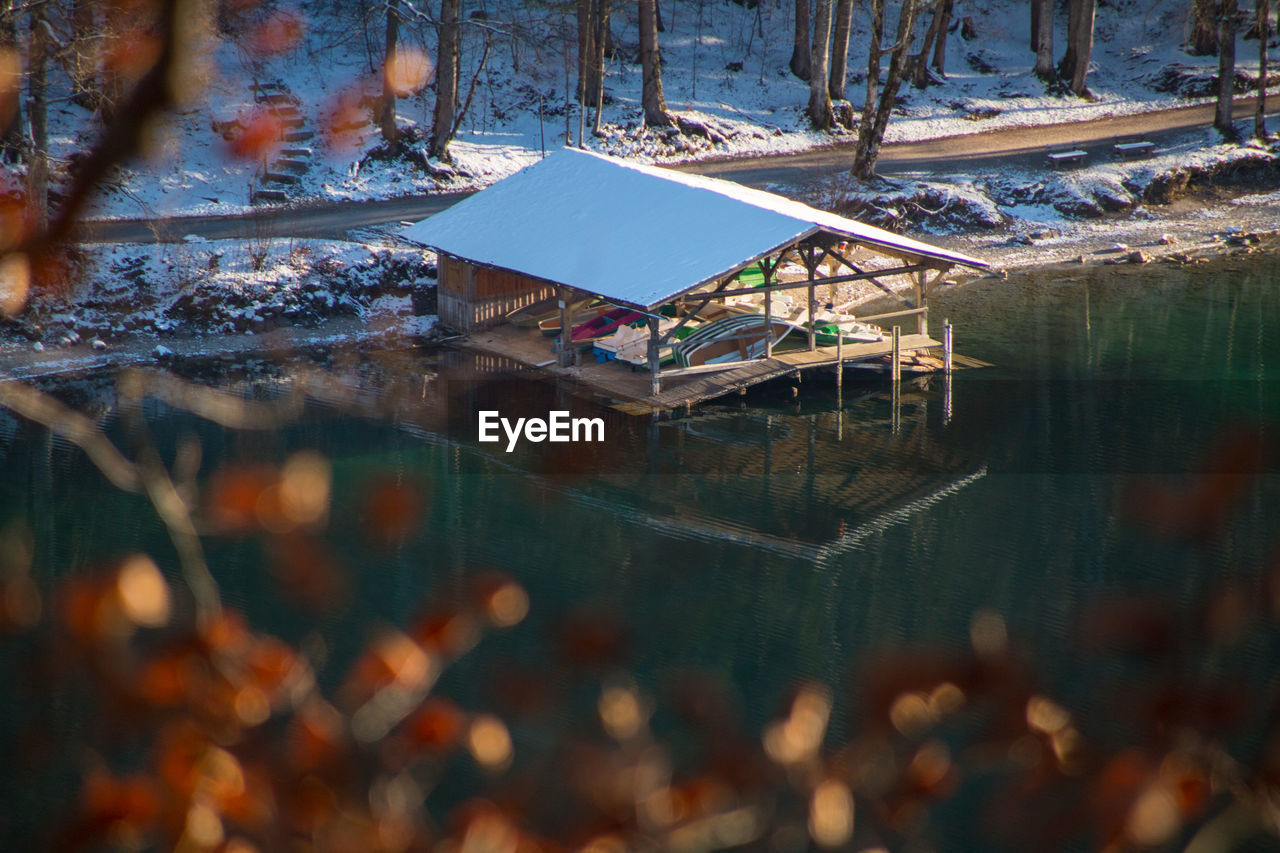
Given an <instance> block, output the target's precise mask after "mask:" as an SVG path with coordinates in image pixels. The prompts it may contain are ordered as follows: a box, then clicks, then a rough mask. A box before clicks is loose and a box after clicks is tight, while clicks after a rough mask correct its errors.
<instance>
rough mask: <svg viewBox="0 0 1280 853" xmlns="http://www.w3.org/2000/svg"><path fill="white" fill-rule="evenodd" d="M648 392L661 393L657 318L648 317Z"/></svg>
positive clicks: (656, 394)
mask: <svg viewBox="0 0 1280 853" xmlns="http://www.w3.org/2000/svg"><path fill="white" fill-rule="evenodd" d="M649 392H650V393H651V394H653V396H655V397H656V396H658V395H659V394H660V393H662V377H661V375H660V372H659V368H658V318H657V317H653V316H650V317H649Z"/></svg>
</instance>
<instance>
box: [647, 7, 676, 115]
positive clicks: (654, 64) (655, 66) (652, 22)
mask: <svg viewBox="0 0 1280 853" xmlns="http://www.w3.org/2000/svg"><path fill="white" fill-rule="evenodd" d="M640 70H641V91H640V103H641V106H643V107H644V122H645V124H647V125H649V126H650V127H667V126H669V125H670V124H671V116H670V115H669V114H668V113H667V99H666V98H665V97H663V94H662V56H661V54H660V53H659V51H658V11H657V7H656V2H655V0H640Z"/></svg>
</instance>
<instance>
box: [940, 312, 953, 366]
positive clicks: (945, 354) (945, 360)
mask: <svg viewBox="0 0 1280 853" xmlns="http://www.w3.org/2000/svg"><path fill="white" fill-rule="evenodd" d="M951 351H952V344H951V320H950V318H948V319H946V320H943V321H942V369H943V370H945V371H946V373H947V375H948V376H950V375H951Z"/></svg>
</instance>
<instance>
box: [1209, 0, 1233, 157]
mask: <svg viewBox="0 0 1280 853" xmlns="http://www.w3.org/2000/svg"><path fill="white" fill-rule="evenodd" d="M1221 9H1222V17H1221V18H1219V27H1220V29H1219V30H1218V103H1217V106H1216V107H1215V108H1214V111H1213V126H1214V127H1216V128H1217V129H1218V131H1219V132H1220V133H1221V134H1222V135H1223V137H1225V138H1226V139H1235V138H1236V129H1235V126H1234V125H1233V124H1232V123H1231V101H1232V99H1233V98H1234V97H1235V83H1236V12H1237V8H1236V0H1222V6H1221Z"/></svg>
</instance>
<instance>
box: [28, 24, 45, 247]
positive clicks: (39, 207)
mask: <svg viewBox="0 0 1280 853" xmlns="http://www.w3.org/2000/svg"><path fill="white" fill-rule="evenodd" d="M29 21H30V26H31V50H30V54H29V58H28V60H27V61H28V63H29V66H28V69H29V70H28V72H27V75H28V76H27V87H28V95H27V115H28V116H29V117H30V119H31V156H30V158H29V159H28V161H27V162H28V166H27V212H28V215H29V216H30V217H31V224H32V226H33V228H34V229H36V231H38V232H40V233H43V232H44V231H45V229H47V228H48V227H49V113H48V91H47V88H48V80H47V70H48V54H49V29H48V26H49V25H48V24H47V23H46V22H45V7H44V4H43V3H36V4H34V5H32V6H31V12H30V18H29Z"/></svg>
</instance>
